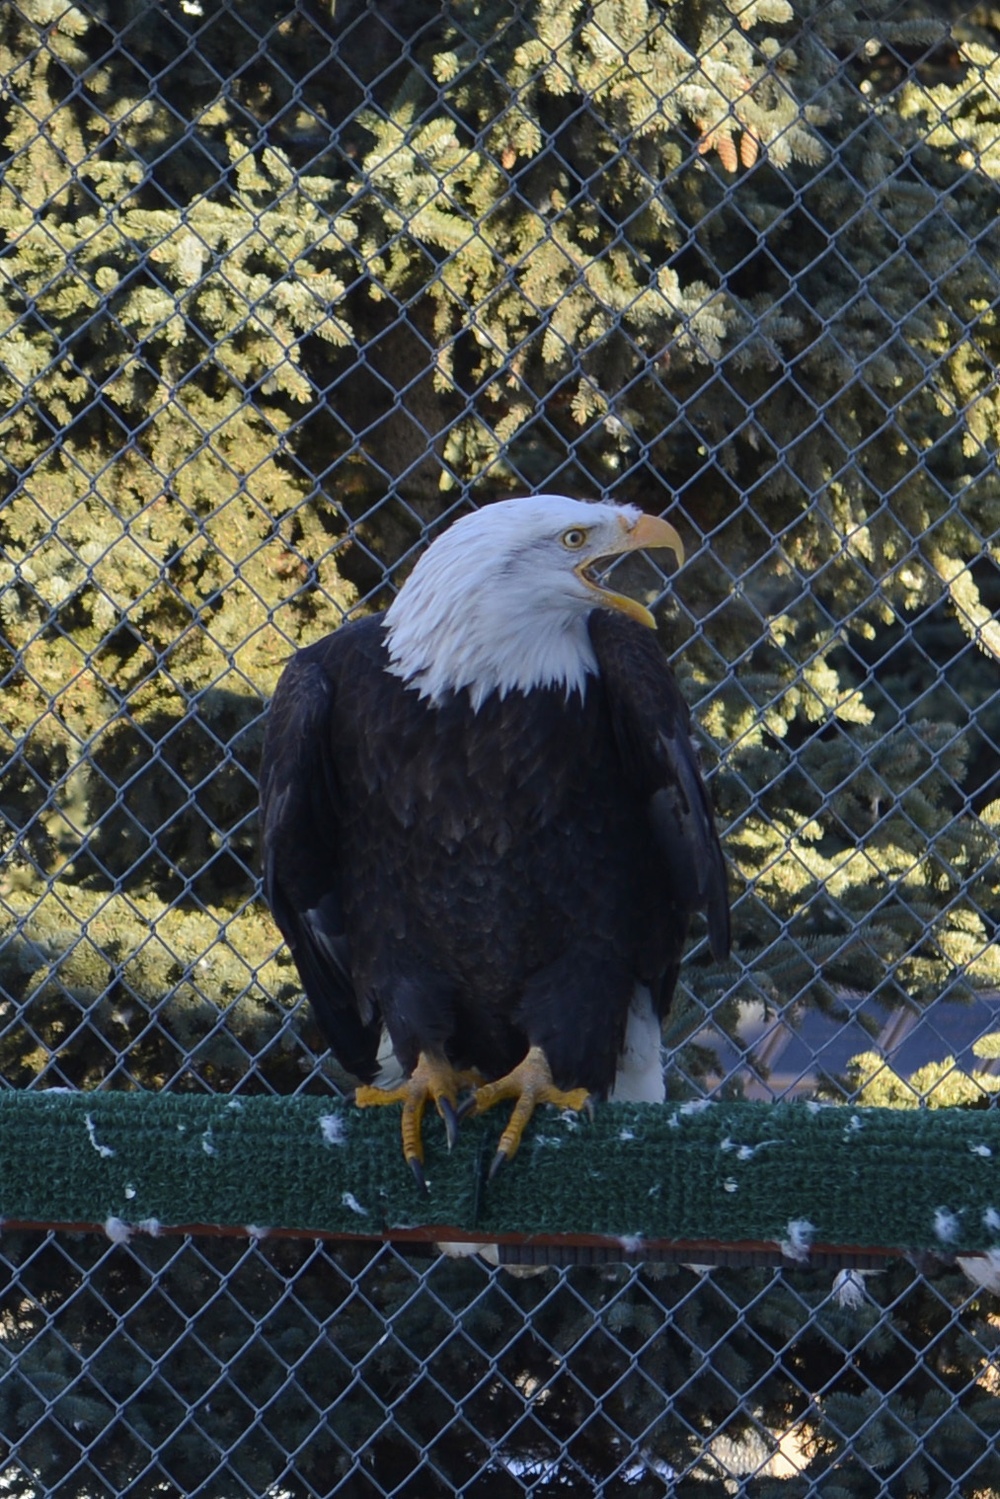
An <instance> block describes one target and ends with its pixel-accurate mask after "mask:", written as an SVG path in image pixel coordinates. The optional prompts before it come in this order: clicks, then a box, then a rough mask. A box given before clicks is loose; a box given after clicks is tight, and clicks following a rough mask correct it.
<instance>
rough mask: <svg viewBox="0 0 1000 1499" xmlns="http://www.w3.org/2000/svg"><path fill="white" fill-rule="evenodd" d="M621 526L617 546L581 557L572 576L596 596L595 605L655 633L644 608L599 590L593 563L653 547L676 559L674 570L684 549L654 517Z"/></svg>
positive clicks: (622, 595)
mask: <svg viewBox="0 0 1000 1499" xmlns="http://www.w3.org/2000/svg"><path fill="white" fill-rule="evenodd" d="M621 526H622V535H621V542H620V544H619V545H618V546H611V547H605V548H603V550H602V551H600V552H595V553H592V554H591V555H590V556H589V557H585V558H584V559H583V561H582V562H580V563H578V564H577V566H576V567H575V568H574V572H575V573H576V575H577V577H578V578H579V579H580V582H581V583H583V584H585V585H586V586H587V588H589V589H591V590H592V591H593V592H594V593H596V594H597V597H598V601H599V602H600V603H601V604H603V605H604V607H605V608H606V609H618V610H620V611H621V613H622V614H627V615H628V616H629V618H630V619H634V620H636V621H637V622H638V623H639V624H640V625H645V626H646V627H647V629H650V630H655V629H656V621H655V620H654V619H653V616H652V615H651V614H650V612H649V610H648V609H647V608H646V607H645V605H643V604H640V603H639V602H638V601H637V600H636V599H630V598H629V596H628V594H625V593H614V592H612V590H611V589H610V588H603V587H602V586H601V584H600V583H599V582H598V580H597V576H596V573H595V571H594V569H595V568H596V565H597V563H598V562H600V561H603V559H604V558H606V557H620V556H623V555H624V554H625V553H626V552H637V551H639V549H640V548H650V549H652V548H654V547H669V548H670V550H671V551H672V552H673V554H674V556H675V557H676V558H677V566H678V567H681V566H683V563H684V545H683V543H682V541H681V539H680V537H679V536H678V534H677V532H676V531H675V530H674V528H673V526H672V525H671V524H670V522H669V521H665V520H660V519H659V518H658V517H657V516H655V515H640V517H639V519H638V520H637V521H634V522H632V524H631V525H630V524H629V523H628V522H627V521H625V520H622V522H621Z"/></svg>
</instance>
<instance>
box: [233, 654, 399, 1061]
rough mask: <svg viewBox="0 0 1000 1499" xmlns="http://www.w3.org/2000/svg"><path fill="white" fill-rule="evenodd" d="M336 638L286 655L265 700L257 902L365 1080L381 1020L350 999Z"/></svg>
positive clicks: (323, 1024) (337, 1047) (336, 1046)
mask: <svg viewBox="0 0 1000 1499" xmlns="http://www.w3.org/2000/svg"><path fill="white" fill-rule="evenodd" d="M345 628H350V627H345ZM340 640H341V636H340V635H338V634H334V635H330V636H327V637H326V638H325V639H324V640H321V641H319V642H317V644H316V645H313V646H309V647H307V649H305V650H303V651H300V652H299V654H298V655H296V656H294V657H293V658H292V660H291V661H290V662H289V664H288V666H287V667H286V668H285V670H284V672H283V673H282V676H281V680H280V681H279V683H278V686H277V689H276V691H275V694H274V697H273V699H272V701H271V709H270V713H269V715H268V720H267V729H266V733H265V736H264V752H263V756H262V760H261V774H260V824H261V843H262V865H263V875H264V897H265V899H266V900H267V903H268V905H269V906H270V908H271V911H272V913H273V915H274V919H275V921H276V922H277V924H278V927H279V929H280V931H281V934H282V936H283V937H284V939H285V941H286V942H287V943H288V946H289V948H290V949H291V952H292V956H293V957H294V959H295V963H296V966H297V968H298V970H299V975H300V977H301V979H302V983H303V986H304V988H305V991H306V993H307V995H308V996H309V1000H310V1003H311V1004H312V1007H313V1010H314V1012H315V1014H316V1019H317V1021H318V1023H319V1026H320V1029H321V1031H322V1032H323V1035H324V1037H325V1038H326V1040H327V1041H328V1042H329V1044H330V1046H331V1047H332V1049H333V1052H334V1054H335V1055H336V1057H337V1059H338V1060H339V1061H340V1063H341V1064H342V1065H343V1066H344V1067H346V1068H347V1069H348V1070H349V1071H350V1072H353V1073H354V1074H355V1075H356V1076H357V1077H361V1078H363V1079H365V1080H366V1081H369V1080H370V1079H371V1078H372V1077H374V1075H375V1072H376V1057H377V1053H378V1046H379V1041H380V1038H381V1032H382V1019H381V1016H380V1015H378V1014H376V1013H369V1014H365V1013H363V1012H362V1008H361V1006H360V1005H359V1002H358V998H357V995H356V993H355V989H354V984H353V982H352V980H351V970H350V953H349V945H348V939H347V933H346V930H345V922H344V911H343V899H342V895H341V880H342V877H343V871H342V867H341V866H342V859H341V857H340V852H339V830H340V826H341V823H342V808H341V806H340V793H339V788H338V785H337V777H336V770H335V766H334V761H333V742H332V741H333V723H334V713H335V708H336V696H337V679H338V672H337V666H338V661H339V657H340V654H341V648H340V645H339V641H340ZM369 1008H371V1007H369Z"/></svg>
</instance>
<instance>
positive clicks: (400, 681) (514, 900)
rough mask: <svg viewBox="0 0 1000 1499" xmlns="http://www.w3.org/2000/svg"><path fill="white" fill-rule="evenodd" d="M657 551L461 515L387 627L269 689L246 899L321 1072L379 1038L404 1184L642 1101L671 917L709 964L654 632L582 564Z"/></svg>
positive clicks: (684, 741)
mask: <svg viewBox="0 0 1000 1499" xmlns="http://www.w3.org/2000/svg"><path fill="white" fill-rule="evenodd" d="M640 547H669V548H671V549H672V550H673V551H674V552H675V554H676V555H677V557H678V560H683V551H682V547H681V542H680V538H679V536H678V535H677V532H676V531H675V530H674V528H673V526H671V525H669V524H668V523H667V522H666V521H663V520H658V519H655V518H654V517H652V516H649V515H645V514H643V513H642V512H641V511H639V510H637V509H635V508H633V507H631V506H620V505H609V504H594V503H589V502H585V501H581V500H575V499H568V498H566V497H565V496H562V495H533V496H531V497H529V498H525V499H517V500H506V501H500V502H496V503H494V504H491V505H488V506H486V507H485V508H484V509H481V510H479V511H477V512H476V513H474V514H470V515H466V516H464V517H462V519H460V520H458V521H456V522H455V523H454V524H453V525H452V526H451V527H450V528H449V529H448V530H446V531H445V532H444V533H443V534H442V535H441V536H440V537H439V538H438V539H437V540H436V541H435V542H434V543H433V545H432V546H431V547H430V548H429V549H428V550H427V551H426V552H425V553H424V554H423V556H422V557H421V559H420V560H419V562H418V563H417V565H416V567H415V568H414V570H413V572H412V573H411V575H410V577H409V578H408V579H407V581H406V583H405V584H404V585H403V587H402V589H401V590H400V592H399V594H398V595H397V597H396V599H395V601H394V602H393V604H392V606H391V607H390V608H389V609H388V611H387V612H386V613H385V614H375V615H371V616H368V617H367V618H362V619H358V620H356V621H354V622H352V623H348V624H345V625H343V626H342V627H341V628H340V629H338V630H337V631H336V632H335V633H334V634H332V635H329V636H327V637H326V638H325V639H323V640H320V641H318V642H317V643H316V644H314V645H311V646H308V647H307V648H306V649H304V650H301V651H299V652H298V653H297V654H296V655H295V656H294V657H293V658H292V660H291V661H290V662H289V664H288V666H287V667H286V668H285V670H284V672H283V674H282V677H281V680H280V682H279V684H278V687H277V690H276V692H275V695H274V700H273V702H272V705H271V710H270V714H269V717H268V725H267V731H266V736H265V749H264V758H263V765H262V775H261V814H262V836H263V870H264V892H265V896H266V899H267V901H268V903H269V904H270V907H271V910H272V911H273V913H274V917H275V920H276V921H277V924H278V926H279V928H280V930H281V932H282V934H283V935H284V937H285V940H286V941H287V943H288V945H289V947H290V949H291V951H292V954H293V956H294V958H295V962H296V964H297V966H298V970H299V974H300V976H301V979H302V983H303V985H304V988H305V991H306V994H307V995H308V997H309V1000H310V1002H311V1004H312V1007H313V1010H314V1012H315V1015H316V1018H317V1020H318V1022H319V1025H320V1028H321V1030H322V1032H323V1034H324V1036H325V1038H326V1040H327V1041H328V1043H329V1045H330V1047H331V1049H332V1050H333V1052H334V1054H335V1056H336V1057H337V1058H338V1060H339V1061H340V1063H341V1064H342V1065H343V1066H344V1067H345V1068H346V1069H347V1070H348V1071H350V1072H351V1073H353V1074H355V1076H357V1077H358V1078H360V1079H361V1080H362V1082H363V1084H371V1083H372V1082H373V1080H374V1079H375V1078H376V1076H377V1072H378V1055H379V1048H380V1044H381V1042H382V1039H383V1032H387V1033H388V1038H389V1040H390V1041H391V1046H392V1050H393V1052H394V1054H395V1058H396V1061H397V1062H398V1064H399V1067H400V1069H401V1073H402V1076H403V1082H402V1083H401V1085H400V1086H399V1087H396V1088H378V1087H371V1086H362V1087H359V1088H358V1090H357V1094H356V1101H357V1102H358V1103H359V1104H362V1105H370V1104H374V1103H379V1102H394V1101H395V1102H401V1103H402V1105H403V1126H402V1129H403V1151H404V1154H405V1156H406V1159H407V1161H408V1162H409V1163H410V1165H411V1167H412V1169H413V1171H414V1174H415V1175H416V1177H417V1180H418V1182H421V1183H422V1182H423V1170H422V1161H423V1145H422V1138H421V1125H422V1117H423V1113H424V1109H425V1107H426V1105H427V1103H428V1102H432V1103H433V1104H434V1105H435V1107H436V1108H437V1111H438V1113H439V1114H440V1115H441V1117H442V1119H443V1120H444V1123H445V1127H446V1131H447V1136H448V1140H449V1143H451V1141H452V1140H453V1139H454V1137H455V1130H456V1128H457V1125H458V1122H459V1120H460V1119H461V1118H462V1117H463V1116H464V1114H465V1113H467V1112H470V1111H471V1112H482V1111H483V1110H485V1109H487V1108H490V1107H491V1106H492V1105H493V1104H495V1103H497V1102H499V1101H500V1100H503V1099H510V1100H512V1101H513V1105H514V1107H513V1110H512V1113H511V1116H510V1122H509V1124H508V1126H507V1128H506V1129H505V1130H504V1132H503V1135H502V1136H501V1139H500V1143H499V1147H498V1150H497V1154H496V1157H495V1158H494V1162H493V1169H496V1167H497V1166H498V1165H500V1164H502V1163H503V1162H504V1161H506V1160H508V1159H509V1158H510V1157H511V1156H512V1155H513V1154H514V1152H515V1151H516V1149H517V1147H518V1144H519V1142H520V1139H521V1135H522V1132H523V1130H524V1127H525V1125H526V1123H527V1121H528V1119H529V1118H530V1117H531V1114H532V1112H533V1110H534V1108H535V1106H536V1105H537V1104H539V1103H545V1102H549V1103H555V1104H557V1105H559V1106H561V1107H565V1108H574V1109H580V1108H582V1107H585V1106H589V1099H590V1097H591V1095H596V1096H597V1097H606V1096H608V1094H610V1093H612V1091H614V1093H615V1096H617V1097H622V1096H626V1097H632V1098H640V1099H642V1098H646V1099H662V1098H663V1096H664V1094H663V1080H662V1067H661V1061H660V1022H661V1018H662V1016H663V1015H664V1013H665V1012H666V1010H667V1008H668V1006H669V1004H670V1001H671V998H672V995H673V992H674V986H675V983H676V980H677V975H678V970H679V966H680V961H681V954H682V949H683V947H684V943H685V939H686V937H687V933H688V926H689V922H690V918H691V916H692V913H694V912H696V911H704V912H705V913H706V915H707V928H708V938H709V942H710V945H711V949H712V952H713V953H714V954H715V956H716V957H717V958H720V959H721V958H722V957H723V956H724V955H725V954H726V952H727V951H728V946H729V904H728V900H727V894H726V875H725V867H724V864H723V857H722V851H721V849H720V846H719V840H718V837H717V834H716V831H715V826H714V822H713V818H712V812H711V809H710V806H709V802H708V798H707V796H706V793H705V788H704V784H703V782H702V778H701V774H700V772H699V769H698V763H697V760H696V757H695V754H694V751H693V749H692V745H691V737H690V721H689V716H688V711H687V708H686V706H685V703H684V700H683V698H682V696H681V694H680V691H679V689H678V687H677V684H676V682H675V680H674V677H673V675H672V673H671V671H670V669H669V667H668V665H667V663H666V661H665V659H664V657H663V654H662V652H661V650H660V648H659V647H658V645H657V643H656V639H655V636H654V634H653V630H652V629H651V628H650V627H651V626H652V625H653V619H652V616H651V615H650V614H649V612H648V610H646V609H645V608H644V607H643V606H642V605H641V604H639V603H637V602H636V601H635V600H633V599H631V598H628V597H626V596H624V595H622V594H619V593H614V592H612V591H611V590H610V589H609V588H607V587H605V586H604V585H603V584H602V583H601V581H600V580H599V578H598V575H597V571H596V569H597V566H598V564H599V563H600V562H601V561H602V560H603V559H609V558H613V557H617V556H619V555H621V554H622V553H625V552H632V551H635V550H637V549H638V548H640Z"/></svg>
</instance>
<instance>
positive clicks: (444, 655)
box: [385, 494, 680, 709]
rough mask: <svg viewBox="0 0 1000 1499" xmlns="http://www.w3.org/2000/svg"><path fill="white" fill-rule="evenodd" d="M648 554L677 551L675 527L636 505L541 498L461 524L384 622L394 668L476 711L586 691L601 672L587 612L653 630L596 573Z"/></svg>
mask: <svg viewBox="0 0 1000 1499" xmlns="http://www.w3.org/2000/svg"><path fill="white" fill-rule="evenodd" d="M644 545H645V546H672V547H674V548H675V550H677V551H678V552H680V541H679V538H678V537H677V533H676V532H675V531H674V530H673V528H672V527H671V526H669V525H667V523H666V522H664V521H657V520H654V519H653V518H651V517H649V516H644V515H643V514H642V512H641V511H640V510H638V509H636V508H635V507H634V506H631V505H604V504H591V503H588V502H587V501H584V500H574V499H569V498H567V497H566V496H565V495H550V494H544V495H532V496H530V497H529V498H527V499H517V500H503V501H499V502H497V503H495V504H492V505H487V506H485V507H484V508H483V509H482V510H478V511H476V512H474V513H473V514H471V515H465V516H462V518H461V519H460V520H457V521H455V522H454V524H453V525H452V526H450V527H449V528H448V530H447V531H445V532H443V533H442V535H441V536H439V537H438V538H437V540H436V541H435V542H434V544H433V545H432V546H431V547H429V548H428V550H427V551H426V552H425V553H424V554H423V556H422V557H421V558H420V560H419V562H418V563H417V565H416V567H415V568H414V569H413V572H412V573H411V574H410V576H409V578H408V579H407V581H406V583H405V584H404V585H403V588H402V589H401V591H400V593H399V595H398V597H397V598H396V600H395V601H394V603H393V604H392V606H391V608H390V609H389V611H388V613H387V614H386V617H385V623H386V631H387V646H388V651H389V658H390V666H389V670H390V671H392V672H394V673H395V675H396V676H399V677H401V678H402V679H403V681H404V682H406V683H407V684H408V685H410V686H412V687H414V688H415V689H417V690H418V691H419V693H420V695H421V697H427V698H430V700H431V701H432V702H440V701H441V700H442V699H443V698H444V697H445V696H446V695H447V694H448V693H450V692H458V691H460V690H461V689H462V688H468V690H469V694H470V698H471V702H472V706H473V708H476V709H478V708H479V707H480V706H481V704H482V703H483V702H484V701H485V700H486V698H487V697H489V695H490V694H491V693H492V692H499V693H500V694H501V696H504V695H505V694H507V693H508V692H512V691H520V692H529V691H530V690H531V689H532V688H535V687H542V686H545V687H553V686H559V687H562V688H563V690H564V691H565V693H566V695H567V696H569V695H570V694H571V693H573V692H580V693H582V692H583V690H584V686H585V683H586V679H587V677H588V676H589V675H591V674H593V673H595V672H596V671H597V662H596V660H595V657H594V652H593V648H592V646H591V644H590V637H589V635H588V633H587V615H588V614H589V613H590V611H591V610H592V609H593V608H595V607H596V606H598V605H604V606H606V607H611V608H618V609H621V610H623V611H624V612H625V613H629V614H632V615H633V616H634V617H635V618H638V619H642V620H643V622H645V623H652V621H651V619H650V617H649V615H648V613H647V612H646V610H644V609H643V608H642V606H641V605H639V604H636V603H635V602H634V601H633V600H631V599H627V598H623V597H622V596H621V595H619V594H614V593H611V592H610V591H608V590H606V589H603V588H600V587H599V586H598V585H597V584H596V582H595V581H594V579H593V577H592V576H590V575H589V574H588V572H587V569H588V568H589V567H590V566H591V565H592V564H593V563H594V562H596V561H597V560H598V559H599V558H602V557H610V556H614V555H617V554H618V553H621V552H625V551H632V550H635V548H636V547H639V546H644Z"/></svg>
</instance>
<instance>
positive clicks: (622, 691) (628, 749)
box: [589, 609, 730, 961]
mask: <svg viewBox="0 0 1000 1499" xmlns="http://www.w3.org/2000/svg"><path fill="white" fill-rule="evenodd" d="M589 628H590V636H591V641H592V644H593V646H594V651H595V654H596V656H597V660H598V664H599V666H600V671H601V678H602V681H603V683H604V689H605V693H606V696H607V700H608V706H609V711H610V713H611V718H612V724H613V727H614V733H615V738H616V740H617V743H618V749H619V754H620V755H621V757H622V761H623V763H624V767H625V771H626V774H627V775H628V776H629V777H630V779H631V780H632V781H633V784H635V785H637V786H638V787H639V788H640V790H641V791H642V793H643V794H644V795H645V796H646V797H647V798H648V801H647V808H648V816H649V820H650V824H651V827H652V830H653V836H654V840H655V844H656V848H657V851H658V854H659V857H660V859H661V860H662V862H663V866H664V872H665V875H666V880H667V884H668V887H669V889H670V890H671V892H672V903H673V904H674V905H675V906H676V907H677V908H678V909H681V910H686V911H688V912H692V911H704V912H705V913H706V916H707V919H708V936H709V943H710V946H711V949H712V952H713V954H714V956H715V957H716V958H717V959H718V960H720V961H721V960H722V959H723V958H725V956H726V955H727V953H728V952H729V936H730V933H729V896H728V891H727V880H726V866H725V859H724V857H723V853H722V847H721V844H720V843H719V836H718V833H717V832H716V828H715V819H714V816H713V813H712V807H711V803H710V802H709V799H708V793H707V791H706V789H705V783H704V781H703V779H702V774H701V769H700V766H699V764H698V757H697V753H696V751H695V748H694V744H693V741H692V738H691V715H690V713H689V711H688V707H687V703H686V702H685V701H684V697H683V695H682V693H681V690H680V688H679V687H678V685H677V680H676V678H675V677H674V674H673V672H672V671H671V669H670V666H669V665H668V663H667V660H666V657H665V656H664V654H663V652H662V650H661V649H660V646H659V645H658V644H657V641H656V637H655V635H654V634H653V633H652V631H650V630H647V629H646V628H645V627H644V626H643V625H641V624H637V623H636V622H635V621H633V620H631V619H629V618H627V617H626V616H624V615H622V614H617V613H613V612H612V611H611V610H605V609H595V610H594V612H593V614H592V615H591V617H590V624H589Z"/></svg>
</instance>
